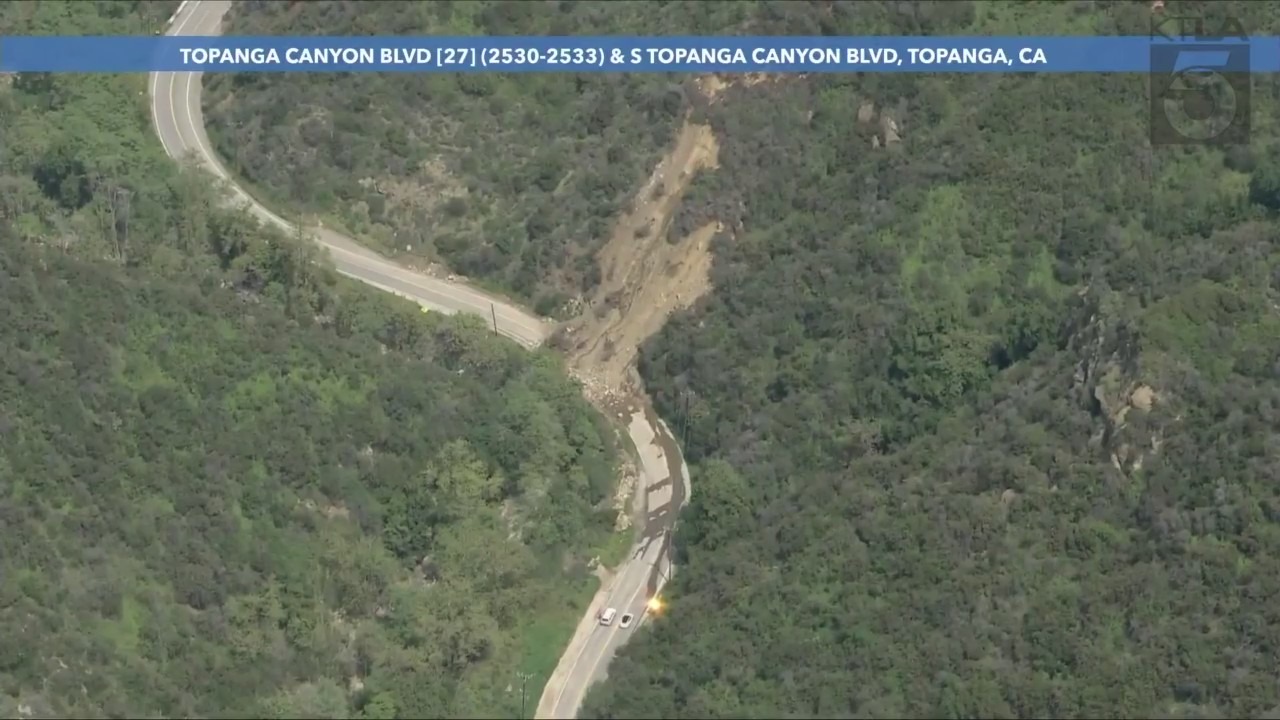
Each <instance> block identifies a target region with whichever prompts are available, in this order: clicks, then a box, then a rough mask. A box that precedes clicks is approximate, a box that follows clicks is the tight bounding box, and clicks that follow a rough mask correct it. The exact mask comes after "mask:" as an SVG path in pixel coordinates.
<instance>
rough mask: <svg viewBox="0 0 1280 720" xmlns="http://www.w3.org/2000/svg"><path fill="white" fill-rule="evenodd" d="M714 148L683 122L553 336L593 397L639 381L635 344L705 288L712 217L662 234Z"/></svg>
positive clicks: (626, 392) (616, 395)
mask: <svg viewBox="0 0 1280 720" xmlns="http://www.w3.org/2000/svg"><path fill="white" fill-rule="evenodd" d="M718 154H719V145H718V144H717V142H716V138H715V135H714V134H713V133H712V131H711V128H710V127H708V126H706V125H697V124H694V123H692V122H689V121H686V122H685V124H684V125H683V127H682V128H681V130H680V134H679V136H678V137H677V139H676V142H675V145H674V147H672V149H671V150H670V151H669V152H668V153H667V154H666V155H665V156H664V157H663V159H662V161H661V162H659V163H658V166H657V168H655V169H654V171H653V174H652V175H651V176H650V177H649V181H648V182H647V183H645V185H644V187H642V188H641V189H640V191H639V192H638V193H637V194H636V197H635V200H634V201H633V203H632V206H631V209H630V210H629V211H628V212H627V213H625V214H624V215H623V216H622V217H620V218H619V219H618V222H617V224H616V225H615V227H614V230H613V233H612V235H611V236H610V238H609V241H608V243H606V244H605V246H604V247H603V248H601V250H600V252H599V254H598V255H597V259H598V261H599V263H600V268H601V274H602V276H603V280H602V282H601V283H600V285H599V287H598V288H596V290H595V291H594V293H593V294H592V296H591V297H590V298H588V299H587V302H586V308H585V309H584V310H583V312H582V313H581V314H580V315H579V316H578V317H577V318H575V319H573V320H571V321H569V322H568V323H566V325H565V326H564V328H563V330H562V331H561V333H562V337H561V339H560V344H561V345H562V346H564V347H566V348H567V351H568V356H569V364H570V367H571V368H572V370H573V372H574V374H575V375H577V376H578V377H579V378H580V379H581V380H582V381H583V383H584V384H585V385H586V390H587V395H588V396H589V397H591V398H592V399H593V400H596V401H603V402H604V403H605V404H613V403H614V402H615V401H619V400H624V399H625V398H628V397H634V396H635V394H636V393H637V392H638V391H639V388H638V387H637V385H636V380H635V378H634V373H632V372H631V369H632V368H633V367H634V365H635V361H636V356H637V352H638V349H639V347H640V343H642V342H644V341H645V339H647V338H648V337H649V336H651V335H653V334H654V333H656V332H657V331H658V330H660V329H661V328H662V325H663V323H665V322H666V319H667V317H668V316H669V315H670V314H671V313H672V312H674V311H675V310H678V309H680V308H684V307H688V306H689V305H691V304H692V303H693V302H694V301H696V300H697V299H698V298H700V297H702V296H703V295H704V294H706V293H707V292H708V291H709V290H710V289H711V283H710V279H709V275H710V271H711V240H712V238H713V237H714V236H715V235H716V233H717V232H718V231H719V230H720V229H721V227H720V226H719V224H718V223H708V224H707V225H705V226H703V227H701V228H699V229H697V230H695V231H694V232H693V233H691V234H690V235H689V236H688V237H685V238H682V239H680V240H679V241H678V242H675V243H672V242H669V241H668V239H667V234H668V229H669V226H670V224H671V220H672V218H673V217H674V216H675V213H676V210H678V209H679V207H680V201H681V199H682V198H683V196H684V193H685V191H686V190H687V189H688V187H689V184H690V182H692V180H693V178H694V176H695V175H696V174H697V173H698V172H699V171H701V170H711V169H715V168H716V167H717V166H718Z"/></svg>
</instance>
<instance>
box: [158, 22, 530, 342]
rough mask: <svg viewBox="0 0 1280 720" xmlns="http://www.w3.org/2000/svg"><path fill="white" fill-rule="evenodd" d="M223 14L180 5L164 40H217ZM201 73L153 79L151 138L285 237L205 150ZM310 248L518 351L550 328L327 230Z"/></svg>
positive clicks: (318, 232) (278, 220)
mask: <svg viewBox="0 0 1280 720" xmlns="http://www.w3.org/2000/svg"><path fill="white" fill-rule="evenodd" d="M229 9H231V2H230V1H229V0H204V1H203V2H187V3H185V4H184V5H183V6H182V8H181V9H180V10H179V12H178V14H177V15H176V16H175V17H174V20H173V23H172V24H171V25H170V26H169V31H168V33H167V34H169V35H219V34H221V31H222V18H223V16H224V15H225V14H226V13H227V11H228V10H229ZM202 75H203V73H172V72H160V73H153V74H152V76H151V98H152V103H151V113H152V121H153V122H154V123H155V126H156V133H157V134H158V135H159V136H160V142H161V143H162V144H163V145H164V149H165V152H166V153H168V154H169V156H170V157H173V158H179V159H180V158H183V157H186V156H189V155H192V154H194V155H195V156H196V158H197V159H198V160H199V161H200V163H201V164H202V165H204V166H205V167H206V168H208V170H209V171H210V172H212V173H213V174H214V175H216V176H217V177H218V178H220V179H222V180H224V181H225V182H226V183H227V185H228V187H229V189H230V190H231V192H232V193H233V194H234V195H235V197H236V199H238V200H240V201H241V202H242V203H244V204H245V205H246V206H247V207H248V208H249V211H250V212H252V213H253V214H254V215H255V216H257V217H258V218H259V219H261V220H262V221H263V222H265V223H268V224H270V225H274V226H276V227H278V228H280V229H282V230H284V231H285V232H288V233H293V232H296V231H297V228H296V227H295V226H294V225H293V224H292V223H290V222H288V221H287V220H285V219H284V218H282V217H280V216H279V215H276V214H275V213H273V212H271V211H270V210H268V209H267V208H265V207H263V205H262V204H261V203H259V202H258V201H256V200H254V199H253V198H252V197H250V196H249V194H248V193H246V192H245V191H244V190H242V189H241V188H240V187H238V186H237V185H236V184H235V182H234V180H233V179H232V178H231V175H230V174H229V173H228V172H227V171H226V169H225V168H223V167H222V163H220V162H219V161H218V158H217V156H216V155H215V154H214V152H213V145H212V144H211V143H210V142H209V138H208V136H207V135H206V134H205V129H204V112H203V110H202V109H201V106H200V96H201V83H200V78H201V76H202ZM308 232H310V233H311V234H312V235H314V237H315V239H316V241H317V242H319V243H320V244H321V245H323V246H324V247H326V248H328V249H329V252H330V254H331V255H332V256H333V262H334V265H336V266H337V269H338V272H340V273H342V274H344V275H348V276H350V277H353V278H355V279H357V280H362V281H364V282H366V283H369V284H370V285H374V286H376V287H378V288H380V289H382V290H386V291H388V292H393V293H395V294H397V295H402V296H406V297H409V298H410V299H412V300H415V301H417V302H418V303H420V304H422V305H423V306H425V307H428V308H431V309H432V310H436V311H439V312H444V313H454V312H465V313H472V314H475V315H480V316H482V317H484V318H486V319H492V318H493V317H495V316H496V317H497V326H498V327H497V329H498V332H500V333H502V334H503V335H506V336H507V337H509V338H511V339H513V340H515V341H517V342H519V343H521V344H523V345H525V346H526V347H534V346H537V345H539V344H541V343H542V341H543V340H545V339H546V337H547V335H548V334H549V333H550V331H551V326H550V325H548V324H547V323H545V322H543V321H542V320H541V319H539V318H537V317H535V316H534V315H531V314H529V313H527V312H525V311H524V310H522V309H520V308H518V307H516V306H514V305H511V304H510V303H507V302H505V301H503V300H501V299H499V298H495V297H491V296H489V295H487V294H485V293H482V292H480V291H478V290H475V289H473V288H470V287H467V286H465V285H462V284H458V283H451V282H447V281H444V280H441V279H439V278H433V277H430V276H427V275H423V274H421V273H416V272H413V271H410V270H407V269H405V268H403V267H401V266H400V265H398V264H396V263H394V262H392V261H390V260H388V259H386V258H383V257H380V256H379V255H377V254H376V253H374V252H371V251H369V250H367V249H365V248H363V247H361V246H360V245H359V244H357V243H356V242H354V241H353V240H351V239H350V238H347V237H345V236H343V235H340V234H338V233H336V232H333V231H332V230H327V229H324V228H309V229H308Z"/></svg>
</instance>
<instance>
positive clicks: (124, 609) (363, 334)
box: [0, 2, 613, 718]
mask: <svg viewBox="0 0 1280 720" xmlns="http://www.w3.org/2000/svg"><path fill="white" fill-rule="evenodd" d="M175 5H176V3H121V2H102V3H88V2H75V3H54V2H47V3H10V4H8V5H4V6H0V28H3V29H4V32H6V33H10V32H13V33H29V32H42V33H55V32H56V33H95V34H121V33H128V32H143V31H146V30H149V29H150V28H152V27H154V26H156V23H158V22H162V21H163V19H164V18H165V17H167V16H168V14H169V13H170V12H172V10H173V8H174V6H175ZM145 82H146V80H145V78H143V77H116V76H102V75H95V76H88V77H86V76H69V75H58V76H44V75H22V76H19V77H16V78H14V77H0V310H2V311H3V313H2V315H3V320H0V715H2V716H4V717H19V716H25V717H156V716H165V717H202V716H203V717H263V716H268V717H366V718H391V717H446V716H452V717H461V716H479V717H495V716H513V715H516V714H517V713H519V711H520V683H521V680H520V675H521V673H524V674H528V673H532V674H533V677H532V678H530V681H529V683H528V686H529V693H530V694H531V696H532V698H533V700H534V701H536V698H537V693H538V690H539V689H540V688H541V685H542V682H544V681H545V680H546V676H547V673H549V671H550V670H551V669H552V667H553V666H554V663H555V661H556V660H557V656H558V653H559V651H560V648H562V647H563V644H564V642H565V640H566V639H567V635H568V633H569V632H570V631H571V630H572V627H573V625H574V623H575V622H576V620H577V618H578V617H579V616H580V614H581V605H582V603H583V601H584V600H585V596H587V595H589V587H588V586H589V585H590V582H589V581H590V578H589V576H588V575H587V573H586V570H585V561H586V560H587V559H588V553H589V552H590V546H591V545H593V544H597V543H599V542H602V541H604V540H606V539H607V538H608V535H609V531H610V529H611V523H612V520H613V517H612V514H611V513H609V512H598V511H596V509H595V508H596V506H597V505H599V504H600V503H601V502H602V501H604V500H605V499H606V498H607V497H608V495H609V494H610V488H611V484H612V477H613V447H612V439H611V431H609V430H608V429H607V428H605V427H604V426H602V425H601V424H600V421H598V420H597V419H596V416H595V415H593V414H592V413H591V412H589V409H588V408H587V406H586V405H585V402H584V401H583V400H582V399H581V397H580V394H579V392H578V390H577V389H576V388H575V387H574V386H573V385H572V384H570V383H569V382H568V381H567V380H566V379H565V378H564V375H563V373H562V371H561V368H560V364H559V363H558V361H557V360H556V358H555V357H554V356H553V355H551V354H549V353H546V352H543V353H537V354H529V353H526V352H525V351H523V350H521V349H520V348H518V347H517V346H516V345H514V344H512V343H509V342H507V341H504V340H500V339H497V338H495V337H494V336H493V335H492V334H491V333H489V332H488V331H487V330H486V328H485V325H484V323H483V322H482V321H478V320H477V321H474V322H473V321H469V320H467V319H465V318H460V319H454V318H448V317H443V316H439V315H436V314H431V315H424V314H423V313H421V312H420V311H419V310H418V309H417V308H416V307H414V306H412V305H409V304H408V303H405V302H403V301H400V300H396V299H392V298H389V297H387V296H384V295H382V294H381V293H378V292H376V291H373V290H366V289H364V288H363V287H361V286H358V285H354V284H352V283H349V282H348V281H345V280H339V279H338V278H337V277H336V275H335V274H334V273H333V272H332V271H331V270H330V269H329V267H328V266H327V265H326V264H324V263H323V262H319V258H317V257H316V255H315V253H314V250H313V249H312V247H311V245H310V244H309V243H308V242H306V241H304V240H302V239H299V238H289V237H281V236H279V235H277V234H275V233H271V232H268V231H266V230H264V229H262V228H260V227H258V226H257V225H256V224H255V223H253V222H252V221H250V220H249V219H248V218H247V217H246V216H244V215H242V214H240V213H238V212H233V211H229V210H224V209H222V208H221V207H220V206H219V204H218V203H217V202H216V201H215V197H214V196H213V194H212V193H211V192H210V190H209V188H208V182H207V179H206V176H204V175H203V174H200V173H198V172H196V171H189V170H184V169H182V168H179V167H177V166H175V165H174V164H173V163H172V162H171V161H169V160H168V159H167V158H165V157H164V155H163V153H162V151H161V150H160V148H159V143H158V142H156V141H155V139H154V137H153V136H152V135H151V131H150V129H149V127H148V124H147V123H148V120H149V116H148V110H147V103H146V96H145V92H144V88H145ZM605 504H606V505H607V503H605Z"/></svg>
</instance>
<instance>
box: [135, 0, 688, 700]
mask: <svg viewBox="0 0 1280 720" xmlns="http://www.w3.org/2000/svg"><path fill="white" fill-rule="evenodd" d="M230 8H231V1H230V0H186V1H185V2H183V3H182V4H181V5H180V6H179V7H178V10H177V12H176V13H175V14H174V16H173V18H171V19H170V21H169V28H168V30H167V31H166V34H167V35H173V36H178V35H220V34H221V33H222V18H223V16H224V15H226V13H227V11H228V10H229V9H230ZM201 75H202V73H174V72H157V73H152V74H151V81H150V91H151V113H152V121H153V122H154V123H155V127H156V133H157V134H158V135H159V137H160V142H161V144H162V145H164V149H165V152H166V153H167V154H168V155H169V156H170V157H172V158H174V159H182V158H185V157H187V156H189V155H192V154H194V155H195V156H196V157H197V158H198V160H199V162H200V163H201V164H202V165H203V166H204V167H206V168H207V169H208V170H209V171H210V172H212V173H213V174H214V175H215V176H217V177H218V178H220V179H222V180H223V181H225V184H226V185H227V186H228V188H229V189H230V191H231V193H232V194H233V195H234V197H235V199H236V200H238V201H239V202H241V203H242V204H244V205H246V206H247V208H248V209H249V211H250V212H251V213H253V215H255V216H256V217H258V218H259V219H260V220H261V221H263V222H265V223H267V224H270V225H275V226H276V227H278V228H280V229H282V230H284V231H285V232H288V233H293V232H297V227H296V226H294V225H293V224H292V223H290V222H289V221H287V220H285V219H284V218H282V217H280V216H279V215H276V214H275V213H273V212H271V211H270V210H268V209H267V208H266V207H264V206H263V205H262V204H261V203H259V202H258V201H256V200H254V199H253V198H252V197H251V196H250V195H249V194H248V193H246V192H245V191H244V190H243V189H242V188H240V187H239V186H238V185H236V183H235V181H234V179H233V178H232V177H231V175H230V173H228V172H227V171H226V169H225V168H223V166H222V164H221V163H220V162H219V161H218V159H217V157H216V156H215V154H214V152H213V145H212V143H210V142H209V138H208V135H207V134H206V133H205V129H204V113H203V111H202V109H201V105H200V98H201V89H202V88H201V82H200V78H201ZM308 232H310V233H311V234H312V236H313V237H314V239H315V240H316V242H318V243H319V244H320V245H322V246H324V247H325V248H327V249H328V250H329V252H330V255H331V256H332V258H333V262H334V265H335V266H336V267H337V270H338V272H340V273H342V274H344V275H347V276H348V277H351V278H354V279H356V280H360V281H361V282H364V283H367V284H369V285H372V286H374V287H377V288H379V289H381V290H384V291H386V292H390V293H394V294H396V295H400V296H402V297H405V298H408V299H410V300H413V301H415V302H417V303H419V304H420V305H422V306H424V307H427V308H430V309H432V310H436V311H439V312H444V313H455V312H464V313H471V314H475V315H479V316H481V317H484V318H485V319H492V318H493V317H494V316H495V315H496V317H497V329H498V332H500V333H501V334H503V335H505V336H507V337H509V338H511V339H512V340H515V341H516V342H519V343H521V344H522V345H524V346H526V347H536V346H538V345H539V344H541V343H542V342H543V341H544V340H545V339H546V338H547V336H548V335H549V334H550V331H551V329H552V326H551V325H549V324H548V323H547V322H545V321H543V320H542V319H540V318H538V317H536V316H534V315H532V314H530V313H528V312H526V311H524V310H523V309H521V308H519V307H516V306H515V305H512V304H511V303H509V302H506V301H504V300H502V299H500V298H496V297H492V296H490V295H488V294H485V293H483V292H480V291H478V290H475V289H474V288H470V287H467V286H466V285H463V284H461V283H453V282H447V281H444V280H441V279H439V278H433V277H430V276H427V275H423V274H421V273H417V272H414V271H412V270H408V269H406V268H404V267H401V266H400V265H398V264H396V263H395V262H392V261H391V260H389V259H387V258H384V257H382V256H380V255H378V254H377V253H374V252H372V251H370V250H368V249H366V248H364V247H361V246H360V245H359V244H358V243H356V242H355V241H354V240H352V239H351V238H348V237H346V236H344V235H341V234H339V233H336V232H333V231H332V230H328V229H324V228H312V229H309V230H308ZM629 433H630V435H631V439H632V442H633V443H634V445H635V446H636V449H637V450H638V451H639V453H640V455H641V458H640V459H641V466H642V467H641V471H642V472H641V474H642V482H643V483H644V486H645V500H646V512H647V514H646V523H645V528H644V533H643V537H642V538H641V539H640V541H639V542H638V543H637V544H636V545H635V547H634V548H633V550H632V555H631V558H630V560H628V561H627V562H626V563H625V564H624V565H623V566H622V567H620V568H618V571H617V573H616V574H615V576H614V578H613V580H612V582H610V583H609V585H608V589H607V591H606V594H605V596H604V597H603V599H602V602H598V603H596V604H594V605H593V607H592V609H591V610H589V611H588V617H586V618H584V621H583V624H582V626H581V627H580V628H579V632H578V633H577V634H575V636H574V639H573V641H572V642H571V643H570V646H569V648H568V649H567V650H566V651H565V654H564V656H562V657H561V658H560V664H559V666H558V667H557V668H556V671H555V673H554V674H553V676H552V678H550V679H546V680H547V681H548V682H547V686H546V688H545V690H544V693H543V696H542V698H541V702H540V703H539V705H538V713H537V715H538V717H548V718H572V717H574V716H575V715H576V713H577V710H578V707H579V705H580V704H581V702H582V698H583V696H584V695H585V693H586V691H587V688H588V687H590V685H591V684H593V683H594V682H596V681H598V680H600V679H602V678H603V677H605V673H606V668H607V667H608V665H609V661H610V660H611V659H612V657H613V655H614V653H615V652H616V651H617V649H618V647H619V646H621V645H622V644H623V643H625V642H626V640H627V639H628V638H629V637H630V635H631V633H633V632H635V630H636V629H637V628H638V627H639V626H640V625H641V624H643V622H644V621H645V620H647V619H648V618H647V616H646V615H645V614H644V610H645V607H646V604H647V602H648V599H649V598H650V597H651V596H653V595H655V594H657V593H658V592H659V591H660V590H661V589H662V586H663V585H665V584H666V582H667V580H668V579H669V577H670V574H671V565H670V553H669V547H668V545H669V543H667V542H666V540H667V539H668V537H669V535H668V532H669V530H670V529H671V528H672V527H673V525H674V522H675V518H676V512H673V511H678V509H679V508H681V507H683V506H684V504H685V502H686V501H687V499H688V486H689V472H688V468H687V467H686V466H685V465H684V461H683V459H682V458H681V457H680V450H679V448H678V447H677V445H676V443H675V441H674V439H673V438H672V436H671V433H670V432H669V431H668V430H667V428H666V426H665V425H664V424H663V423H662V422H661V421H660V420H658V418H657V417H656V416H655V415H654V414H653V412H652V410H651V409H648V408H645V409H641V410H636V411H635V412H634V414H633V416H632V418H631V423H630V427H629ZM598 600H601V599H600V598H598ZM602 607H613V608H616V609H617V611H618V615H619V617H621V615H622V614H624V613H627V612H630V613H634V614H635V615H636V617H637V618H639V620H637V622H636V623H635V624H634V625H633V626H632V627H631V628H628V629H626V630H623V629H621V628H619V627H617V621H615V622H614V625H613V626H612V627H602V626H599V625H597V624H594V622H593V621H594V613H595V612H597V611H598V609H600V608H602Z"/></svg>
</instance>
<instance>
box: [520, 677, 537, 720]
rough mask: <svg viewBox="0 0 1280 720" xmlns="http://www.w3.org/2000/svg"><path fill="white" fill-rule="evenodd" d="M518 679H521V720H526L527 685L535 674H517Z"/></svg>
mask: <svg viewBox="0 0 1280 720" xmlns="http://www.w3.org/2000/svg"><path fill="white" fill-rule="evenodd" d="M516 677H518V678H520V720H524V718H525V717H526V716H525V714H524V712H525V710H524V701H525V685H526V684H527V683H528V682H529V680H530V679H531V678H532V677H533V673H516Z"/></svg>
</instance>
